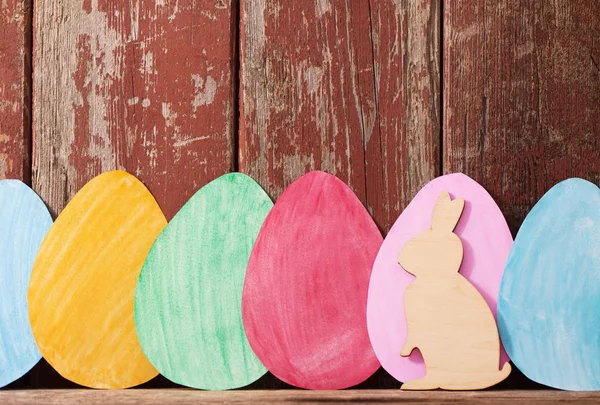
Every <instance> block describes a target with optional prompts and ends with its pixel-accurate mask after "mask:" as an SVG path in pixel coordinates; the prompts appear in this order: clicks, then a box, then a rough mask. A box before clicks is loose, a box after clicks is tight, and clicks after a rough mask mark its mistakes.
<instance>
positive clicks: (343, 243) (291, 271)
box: [242, 172, 383, 389]
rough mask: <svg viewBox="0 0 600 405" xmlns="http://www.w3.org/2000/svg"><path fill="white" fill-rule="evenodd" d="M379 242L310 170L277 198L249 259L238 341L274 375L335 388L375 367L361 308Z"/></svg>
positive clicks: (343, 189)
mask: <svg viewBox="0 0 600 405" xmlns="http://www.w3.org/2000/svg"><path fill="white" fill-rule="evenodd" d="M382 242H383V239H382V237H381V233H380V232H379V230H378V229H377V227H376V225H375V223H374V222H373V220H372V219H371V218H370V216H369V214H368V213H367V211H366V210H365V209H364V207H363V206H362V204H361V202H360V200H358V198H357V197H356V196H355V195H354V194H353V193H352V191H351V190H350V189H349V188H348V186H346V185H345V184H344V183H342V182H341V181H340V180H339V179H337V178H335V177H334V176H331V175H329V174H326V173H323V172H311V173H309V174H307V175H305V176H303V177H301V178H300V179H299V180H297V181H296V182H294V183H293V184H292V185H290V186H289V187H288V188H287V189H286V190H285V192H284V193H283V194H282V195H281V197H280V198H279V199H278V200H277V202H276V203H275V206H274V207H273V209H272V210H271V212H270V213H269V215H268V216H267V219H266V220H265V223H264V224H263V227H262V229H261V231H260V233H259V235H258V238H257V240H256V243H255V245H254V249H253V251H252V254H251V255H250V260H249V263H248V268H247V272H246V281H245V285H244V294H243V299H242V300H243V301H242V315H243V320H244V330H245V332H246V336H247V337H248V341H249V342H250V345H251V346H252V349H253V350H254V352H255V353H256V355H257V356H258V358H259V359H260V361H261V362H262V363H263V364H264V365H265V367H267V369H269V370H270V371H271V372H272V373H273V374H274V375H275V376H276V377H278V378H280V379H282V380H283V381H285V382H287V383H289V384H292V385H294V386H297V387H301V388H309V389H340V388H347V387H350V386H353V385H356V384H359V383H361V382H363V381H364V380H366V379H367V378H368V377H370V376H371V375H372V374H373V373H374V372H375V371H376V370H377V369H378V368H379V362H378V361H377V358H376V357H375V353H374V352H373V349H372V348H371V342H370V341H369V336H368V332H367V320H366V305H367V290H368V286H369V278H370V275H371V268H372V266H373V262H374V261H375V257H376V256H377V252H379V248H380V246H381V243H382Z"/></svg>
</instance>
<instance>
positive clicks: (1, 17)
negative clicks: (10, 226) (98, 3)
mask: <svg viewBox="0 0 600 405" xmlns="http://www.w3.org/2000/svg"><path fill="white" fill-rule="evenodd" d="M30 38H31V0H3V1H2V2H0V179H5V178H10V179H18V180H23V181H25V182H26V183H29V182H30V181H31V161H30V148H31V118H30V117H31V112H30V103H31V83H30V82H31V39H30Z"/></svg>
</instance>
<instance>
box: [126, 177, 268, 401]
mask: <svg viewBox="0 0 600 405" xmlns="http://www.w3.org/2000/svg"><path fill="white" fill-rule="evenodd" d="M272 207H273V203H272V201H271V199H270V198H269V196H268V195H267V194H266V193H265V192H264V191H263V190H262V188H260V186H259V185H258V184H256V182H255V181H254V180H252V179H251V178H250V177H248V176H246V175H245V174H241V173H231V174H227V175H225V176H222V177H220V178H218V179H217V180H215V181H213V182H211V183H209V184H207V185H206V186H204V187H203V188H202V189H200V191H198V192H197V193H196V194H195V195H194V196H193V197H192V198H191V199H190V201H189V202H188V203H187V204H186V205H185V206H184V207H183V208H182V209H181V211H179V213H178V214H177V215H176V216H175V217H174V218H173V220H172V221H171V222H170V223H169V225H168V226H167V227H166V228H165V229H164V230H163V232H162V233H161V234H160V236H159V237H158V239H157V240H156V242H155V243H154V246H153V247H152V250H151V251H150V254H149V255H148V258H147V259H146V263H145V264H144V267H143V269H142V272H141V274H140V278H139V282H138V286H137V290H136V296H135V321H136V327H137V333H138V336H139V339H140V343H141V345H142V348H143V350H144V352H145V353H146V356H147V357H148V359H149V360H150V361H151V362H152V364H153V365H154V366H155V367H156V368H157V369H158V370H159V371H160V373H161V374H162V375H164V376H165V377H167V378H168V379H170V380H171V381H174V382H176V383H179V384H182V385H186V386H188V387H195V388H201V389H210V390H221V389H231V388H238V387H243V386H245V385H248V384H250V383H252V382H254V381H256V380H257V379H258V378H260V377H261V376H262V375H264V374H265V373H266V372H267V370H266V369H265V367H264V366H263V365H262V364H261V362H260V361H259V360H258V359H257V358H256V356H255V355H254V353H253V352H252V349H251V348H250V345H249V343H248V340H247V339H246V335H245V334H244V328H243V324H242V308H241V307H242V291H243V287H244V277H245V275H246V266H247V265H248V257H249V256H250V252H251V251H252V247H253V246H254V242H255V240H256V237H257V236H258V231H259V230H260V227H261V226H262V224H263V221H264V219H265V217H266V216H267V214H268V213H269V211H270V210H271V208H272Z"/></svg>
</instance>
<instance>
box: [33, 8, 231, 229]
mask: <svg viewBox="0 0 600 405" xmlns="http://www.w3.org/2000/svg"><path fill="white" fill-rule="evenodd" d="M236 7H237V5H236V2H232V1H231V0H179V1H164V0H156V1H142V0H131V1H110V0H64V1H56V0H39V1H38V2H37V6H36V11H35V33H34V38H35V39H34V41H35V52H34V66H35V77H34V87H35V88H34V161H33V185H34V187H35V189H36V191H38V193H40V194H41V196H42V197H43V199H44V200H45V201H46V203H47V204H48V205H49V206H50V208H51V210H52V211H53V212H54V213H55V214H56V213H58V212H60V210H61V209H62V208H63V207H64V205H65V204H66V203H67V201H68V200H69V199H70V198H71V197H72V196H73V195H74V194H75V193H76V192H77V190H78V189H79V188H80V187H82V186H83V185H84V184H85V183H86V182H87V181H88V180H90V179H91V178H92V177H93V176H95V175H97V174H99V173H101V172H104V171H107V170H111V169H115V168H120V169H125V170H127V171H129V172H130V173H132V174H134V175H136V176H138V177H139V178H140V179H141V180H142V181H143V182H144V183H145V184H146V185H147V186H148V187H149V189H150V191H152V193H153V194H154V195H155V197H156V198H157V200H158V202H159V204H160V205H161V207H162V208H163V210H164V211H165V215H166V216H167V217H168V218H170V217H172V216H173V215H174V214H175V213H176V212H177V210H178V209H179V208H180V207H181V206H182V205H183V204H184V203H185V201H187V199H188V198H189V197H190V196H191V195H192V194H193V193H194V192H195V191H196V190H197V189H198V188H200V187H201V186H202V185H204V184H205V183H207V182H208V181H210V180H212V179H214V178H216V177H217V176H218V175H220V174H223V173H225V172H228V171H230V170H231V169H232V168H233V161H234V133H233V131H234V125H233V124H234V115H235V108H234V102H235V100H234V98H235V89H234V88H235V86H234V85H233V79H234V70H235V64H234V60H235V52H236V51H235V45H234V43H235V40H234V39H235V35H234V34H235V31H236V17H235V14H236V10H235V8H236Z"/></svg>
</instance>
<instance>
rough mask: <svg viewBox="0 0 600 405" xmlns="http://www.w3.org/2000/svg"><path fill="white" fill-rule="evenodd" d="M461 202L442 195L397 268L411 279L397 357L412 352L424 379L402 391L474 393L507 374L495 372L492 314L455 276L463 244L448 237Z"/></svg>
mask: <svg viewBox="0 0 600 405" xmlns="http://www.w3.org/2000/svg"><path fill="white" fill-rule="evenodd" d="M464 206H465V200H463V199H462V198H455V199H454V200H451V198H450V195H449V194H448V192H447V191H442V192H441V193H440V195H439V197H438V200H437V202H436V204H435V207H434V209H433V214H432V219H431V228H430V229H427V230H425V231H424V232H421V233H420V234H419V235H417V236H416V237H415V238H413V239H411V240H409V241H408V242H407V243H406V244H405V245H404V246H403V247H402V250H401V251H400V255H399V257H398V263H400V265H402V267H403V268H404V269H405V270H406V271H407V272H408V273H410V274H412V275H414V276H415V277H416V280H415V281H413V282H412V283H411V284H410V285H409V286H408V288H407V289H406V292H405V294H404V308H405V311H406V323H407V331H408V333H407V338H406V343H405V345H404V347H403V348H402V350H401V351H400V355H401V356H403V357H408V356H410V354H411V353H412V351H413V350H414V349H416V348H418V349H419V351H420V352H421V354H422V355H423V359H424V360H425V366H426V369H427V372H426V375H425V376H424V377H422V378H417V379H414V380H410V381H407V382H405V383H404V384H403V385H402V389H403V390H434V389H438V388H441V389H445V390H455V391H456V390H478V389H484V388H488V387H491V386H492V385H496V384H497V383H499V382H500V381H502V380H504V379H506V377H508V375H509V374H510V371H511V367H510V364H509V363H506V364H504V365H503V367H502V369H501V370H498V363H499V362H500V337H499V336H498V328H497V327H496V321H495V319H494V315H493V314H492V311H491V310H490V308H489V307H488V306H487V303H486V302H485V300H484V299H483V296H482V295H481V293H479V291H477V289H476V288H475V287H474V286H473V284H471V283H470V282H469V280H467V279H466V278H465V277H463V275H462V274H459V270H460V268H461V263H462V261H463V244H462V241H461V239H460V238H459V237H458V235H456V234H455V233H454V232H453V231H454V228H455V227H456V225H457V224H458V221H459V219H460V217H461V215H462V212H463V209H464Z"/></svg>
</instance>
